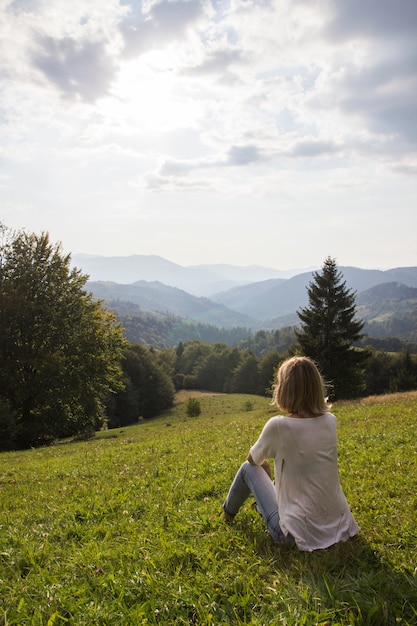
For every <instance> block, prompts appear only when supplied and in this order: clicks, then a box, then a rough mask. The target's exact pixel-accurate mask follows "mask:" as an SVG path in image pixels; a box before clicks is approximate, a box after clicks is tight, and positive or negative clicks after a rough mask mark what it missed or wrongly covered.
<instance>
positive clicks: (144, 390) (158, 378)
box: [107, 344, 175, 428]
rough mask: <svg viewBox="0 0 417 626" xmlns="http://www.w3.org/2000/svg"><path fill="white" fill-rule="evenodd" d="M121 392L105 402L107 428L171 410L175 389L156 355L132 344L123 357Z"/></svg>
mask: <svg viewBox="0 0 417 626" xmlns="http://www.w3.org/2000/svg"><path fill="white" fill-rule="evenodd" d="M123 357H124V358H123V360H122V368H123V373H124V376H125V382H126V384H125V389H124V390H121V391H119V392H117V394H116V395H115V396H114V397H113V398H111V397H110V398H109V399H108V405H107V406H108V408H107V415H108V420H109V421H108V424H109V426H110V428H113V427H119V426H123V425H126V424H132V423H134V422H137V421H138V419H139V418H140V417H142V418H144V419H147V418H150V417H155V416H156V415H158V413H160V412H161V411H163V410H164V409H168V408H169V407H171V406H172V404H173V401H174V395H175V389H174V384H173V382H172V379H171V376H170V375H169V374H168V373H167V372H166V370H165V368H164V366H163V365H161V362H160V360H159V356H158V354H157V353H155V352H153V351H152V350H149V349H148V348H145V347H144V346H141V345H139V344H134V345H130V346H128V347H127V348H126V349H125V350H124V353H123Z"/></svg>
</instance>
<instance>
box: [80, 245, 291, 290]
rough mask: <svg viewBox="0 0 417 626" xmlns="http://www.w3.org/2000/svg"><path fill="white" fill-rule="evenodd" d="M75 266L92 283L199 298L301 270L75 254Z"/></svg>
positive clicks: (140, 256)
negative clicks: (149, 285)
mask: <svg viewBox="0 0 417 626" xmlns="http://www.w3.org/2000/svg"><path fill="white" fill-rule="evenodd" d="M71 264H72V266H73V267H77V268H78V269H80V270H81V271H82V272H84V273H85V274H88V276H89V280H91V281H111V282H114V283H121V284H130V283H135V282H137V281H138V280H145V281H147V282H153V281H159V282H161V283H164V284H165V285H168V286H170V287H178V288H179V289H183V290H184V291H187V292H188V293H191V294H193V295H196V296H211V295H212V294H213V293H217V292H219V291H225V290H227V289H230V288H232V287H235V286H238V285H244V284H248V283H255V282H259V281H263V280H268V279H270V278H282V279H284V278H288V277H290V276H293V275H294V274H298V273H299V272H300V271H301V270H288V271H279V270H275V269H272V268H269V267H262V266H259V265H249V266H247V267H240V266H236V265H226V264H223V265H222V264H215V265H191V266H188V267H184V266H182V265H177V264H176V263H172V262H171V261H167V260H166V259H164V258H162V257H160V256H155V255H149V256H148V255H138V254H137V255H131V256H114V257H105V256H94V255H88V254H73V255H72V258H71Z"/></svg>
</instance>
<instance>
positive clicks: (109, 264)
mask: <svg viewBox="0 0 417 626" xmlns="http://www.w3.org/2000/svg"><path fill="white" fill-rule="evenodd" d="M72 263H73V265H74V266H76V267H78V268H79V269H81V270H82V271H83V272H85V273H86V274H89V275H90V280H89V281H88V282H87V285H86V286H87V288H88V289H89V290H90V291H91V292H92V293H93V295H94V296H95V297H98V298H102V299H104V300H105V301H106V303H109V304H111V308H113V309H114V310H115V311H116V312H117V311H119V312H123V313H125V314H126V313H129V314H131V315H132V314H133V315H134V314H139V313H143V312H158V313H159V314H165V315H172V316H178V317H181V318H185V319H190V320H195V321H198V322H200V323H205V324H211V325H214V326H219V327H223V328H233V327H246V328H251V329H254V330H256V329H260V328H264V329H268V328H269V329H273V328H282V327H283V326H290V325H293V324H296V323H298V317H297V315H296V311H297V310H299V309H300V307H303V306H305V305H306V304H307V303H308V294H307V287H308V285H309V283H310V282H311V281H312V279H313V271H311V270H310V271H300V273H295V275H290V276H289V277H287V278H285V276H284V275H283V274H285V272H279V270H273V269H271V268H263V267H261V266H250V267H246V268H242V267H238V266H232V265H204V266H191V267H183V266H179V265H176V264H175V263H171V262H170V261H167V260H166V259H163V258H162V257H156V256H141V255H134V256H131V257H97V256H88V255H74V256H73V258H72ZM338 269H339V270H340V272H341V274H342V275H343V280H344V281H345V282H346V286H347V287H348V288H349V289H351V290H353V291H355V292H356V305H357V314H358V317H359V318H361V319H364V320H365V321H367V322H374V321H377V322H382V321H386V320H387V319H389V318H392V317H394V316H401V315H407V314H411V313H412V312H415V311H417V267H399V268H394V269H388V270H369V269H361V268H356V267H349V266H346V267H343V266H340V267H339V268H338ZM293 271H294V272H296V270H293ZM288 273H289V274H291V273H292V272H288ZM271 274H272V275H271ZM274 274H275V275H274ZM98 277H100V278H98ZM115 278H117V281H116V280H115ZM131 279H133V280H131ZM184 285H188V287H189V289H190V291H188V290H186V289H184ZM225 285H227V288H226V289H223V288H222V286H223V287H224V286H225ZM219 287H220V288H219ZM213 290H214V291H213ZM196 292H200V294H202V295H198V293H197V294H196ZM210 292H211V295H210V298H208V297H207V294H210Z"/></svg>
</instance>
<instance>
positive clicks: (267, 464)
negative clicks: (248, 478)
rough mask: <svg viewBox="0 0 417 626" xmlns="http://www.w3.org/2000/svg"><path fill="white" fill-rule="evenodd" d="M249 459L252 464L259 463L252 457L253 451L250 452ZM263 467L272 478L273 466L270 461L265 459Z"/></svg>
mask: <svg viewBox="0 0 417 626" xmlns="http://www.w3.org/2000/svg"><path fill="white" fill-rule="evenodd" d="M248 461H249V463H250V464H251V465H257V463H255V461H254V460H253V458H252V455H251V453H250V452H249V454H248ZM261 467H263V468H264V470H265V472H266V473H267V474H268V476H269V478H270V479H271V480H272V473H271V467H270V465H269V463H268V461H266V460H265V461H264V462H263V463H261Z"/></svg>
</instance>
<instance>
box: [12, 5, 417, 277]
mask: <svg viewBox="0 0 417 626" xmlns="http://www.w3.org/2000/svg"><path fill="white" fill-rule="evenodd" d="M416 33H417V2H416V0H270V1H268V0H257V1H256V0H230V1H229V0H224V1H220V0H172V1H171V0H142V1H141V0H71V1H70V2H69V1H68V0H0V222H2V223H3V225H5V226H7V227H9V228H11V229H20V228H23V229H25V230H27V231H29V232H36V233H41V232H45V231H47V232H48V233H49V235H50V238H51V240H52V241H53V242H56V243H61V244H62V248H63V250H64V251H65V252H66V253H71V254H78V253H85V254H94V255H103V256H127V255H132V254H143V255H158V256H162V257H164V258H165V259H168V260H170V261H173V262H175V263H178V264H180V265H185V266H188V265H200V264H218V263H228V264H232V265H241V266H246V265H262V266H266V267H271V268H275V269H279V270H285V269H291V268H310V267H320V266H322V264H323V262H324V259H325V258H326V257H327V256H331V257H333V258H335V259H336V261H337V263H338V264H339V265H343V266H346V265H350V266H356V267H362V268H379V269H386V268H393V267H405V266H416V265H417V228H416V227H417V213H416V207H417V36H416Z"/></svg>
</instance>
